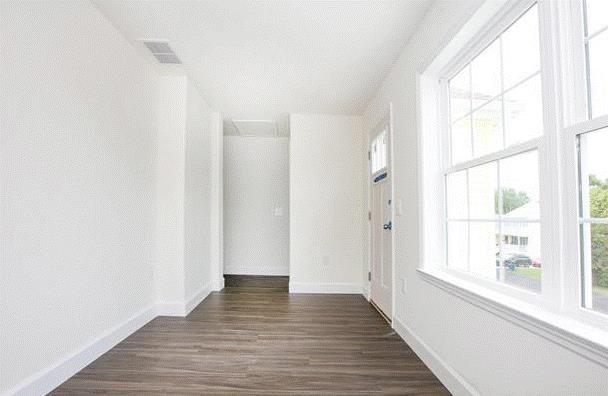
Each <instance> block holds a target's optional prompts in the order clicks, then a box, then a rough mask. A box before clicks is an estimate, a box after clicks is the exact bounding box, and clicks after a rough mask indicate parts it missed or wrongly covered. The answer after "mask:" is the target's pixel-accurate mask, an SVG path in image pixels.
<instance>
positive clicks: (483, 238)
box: [469, 222, 498, 279]
mask: <svg viewBox="0 0 608 396" xmlns="http://www.w3.org/2000/svg"><path fill="white" fill-rule="evenodd" d="M469 230H470V233H471V234H470V236H471V237H470V250H469V251H470V255H471V257H470V260H469V271H470V272H471V274H473V275H476V276H480V277H484V278H488V279H496V256H497V253H498V244H497V242H498V238H497V235H498V228H497V223H494V222H471V223H470V225H469Z"/></svg>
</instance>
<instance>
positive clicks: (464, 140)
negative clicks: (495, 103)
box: [451, 116, 471, 164]
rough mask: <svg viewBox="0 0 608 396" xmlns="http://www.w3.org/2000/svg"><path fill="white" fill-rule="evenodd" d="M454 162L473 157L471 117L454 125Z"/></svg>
mask: <svg viewBox="0 0 608 396" xmlns="http://www.w3.org/2000/svg"><path fill="white" fill-rule="evenodd" d="M451 143H452V164H457V163H459V162H462V161H466V160H468V159H471V117H470V116H469V117H466V118H463V119H461V120H460V121H456V122H455V123H454V124H453V125H452V137H451Z"/></svg>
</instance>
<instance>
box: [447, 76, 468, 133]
mask: <svg viewBox="0 0 608 396" xmlns="http://www.w3.org/2000/svg"><path fill="white" fill-rule="evenodd" d="M470 111H471V86H470V79H469V66H467V67H465V68H464V69H463V70H462V71H461V72H460V73H458V74H457V75H456V76H455V77H454V78H452V79H451V80H450V119H451V120H452V121H456V120H457V119H458V118H460V117H462V116H463V115H465V114H467V113H469V112H470Z"/></svg>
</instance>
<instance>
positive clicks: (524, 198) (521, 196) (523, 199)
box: [494, 188, 530, 213]
mask: <svg viewBox="0 0 608 396" xmlns="http://www.w3.org/2000/svg"><path fill="white" fill-rule="evenodd" d="M528 202H530V198H529V197H528V194H526V193H525V192H524V191H517V190H515V189H513V188H503V189H502V213H509V212H511V211H512V210H515V209H517V208H519V207H520V206H523V205H525V204H527V203H528ZM494 209H495V210H496V213H498V192H495V193H494Z"/></svg>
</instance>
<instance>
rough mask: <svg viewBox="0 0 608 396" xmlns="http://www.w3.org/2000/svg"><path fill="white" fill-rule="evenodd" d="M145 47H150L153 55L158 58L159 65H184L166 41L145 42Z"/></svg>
mask: <svg viewBox="0 0 608 396" xmlns="http://www.w3.org/2000/svg"><path fill="white" fill-rule="evenodd" d="M144 45H145V46H146V47H148V49H149V50H150V52H152V55H154V57H155V58H156V60H157V61H158V63H163V64H180V63H182V62H181V61H180V60H179V58H178V57H177V55H175V52H173V50H172V49H171V47H169V43H167V42H166V41H145V40H144Z"/></svg>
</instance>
